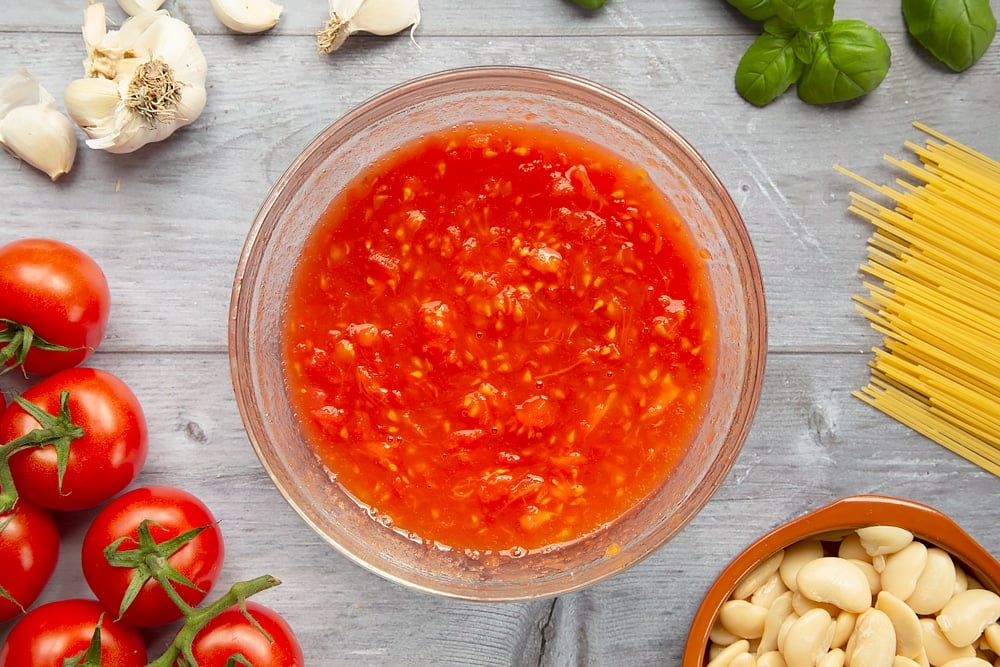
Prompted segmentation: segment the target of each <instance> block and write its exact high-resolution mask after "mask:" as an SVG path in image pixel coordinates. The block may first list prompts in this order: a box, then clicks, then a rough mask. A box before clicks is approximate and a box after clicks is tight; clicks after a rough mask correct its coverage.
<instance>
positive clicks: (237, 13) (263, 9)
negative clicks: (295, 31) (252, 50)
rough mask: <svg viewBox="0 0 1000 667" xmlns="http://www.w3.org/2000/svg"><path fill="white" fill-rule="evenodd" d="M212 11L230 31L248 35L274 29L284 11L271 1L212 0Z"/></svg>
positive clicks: (280, 6)
mask: <svg viewBox="0 0 1000 667" xmlns="http://www.w3.org/2000/svg"><path fill="white" fill-rule="evenodd" d="M211 5H212V11H213V12H215V16H216V18H218V19H219V20H220V21H222V24H223V25H225V26H226V27H227V28H229V29H230V30H233V31H235V32H241V33H246V34H254V33H259V32H265V31H267V30H270V29H271V28H273V27H274V26H275V25H276V24H277V23H278V19H279V18H280V17H281V12H282V11H283V10H284V7H283V6H282V5H279V4H276V3H274V2H272V1H271V0H211Z"/></svg>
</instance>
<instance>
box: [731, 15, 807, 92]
mask: <svg viewBox="0 0 1000 667" xmlns="http://www.w3.org/2000/svg"><path fill="white" fill-rule="evenodd" d="M801 72H802V63H801V62H799V60H798V59H797V58H796V57H795V51H794V49H793V48H792V40H791V39H787V38H784V37H779V36H777V35H772V34H771V33H768V32H765V33H763V34H762V35H761V36H760V37H758V38H757V39H756V40H755V41H754V43H753V44H751V45H750V48H748V49H747V52H746V53H744V54H743V57H742V58H741V59H740V64H739V66H738V67H737V68H736V91H737V92H738V93H739V94H740V95H741V96H742V97H743V99H745V100H746V101H747V102H750V103H751V104H755V105H757V106H759V107H762V106H764V105H765V104H769V103H771V102H773V101H774V100H775V99H777V97H778V96H779V95H781V94H782V93H784V92H785V91H786V90H788V87H789V86H791V85H792V84H793V83H795V80H796V79H798V78H799V74H800V73H801Z"/></svg>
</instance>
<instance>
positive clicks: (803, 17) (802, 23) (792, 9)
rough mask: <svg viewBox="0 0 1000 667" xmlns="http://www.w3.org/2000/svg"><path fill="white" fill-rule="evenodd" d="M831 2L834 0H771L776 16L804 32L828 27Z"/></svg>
mask: <svg viewBox="0 0 1000 667" xmlns="http://www.w3.org/2000/svg"><path fill="white" fill-rule="evenodd" d="M833 3H834V0H771V5H772V6H773V7H774V13H775V14H776V15H777V16H778V18H780V19H781V20H783V21H785V22H786V23H790V24H791V25H793V26H795V27H796V28H798V29H799V30H804V31H806V32H816V31H817V30H825V29H826V28H829V27H830V25H831V24H832V23H833Z"/></svg>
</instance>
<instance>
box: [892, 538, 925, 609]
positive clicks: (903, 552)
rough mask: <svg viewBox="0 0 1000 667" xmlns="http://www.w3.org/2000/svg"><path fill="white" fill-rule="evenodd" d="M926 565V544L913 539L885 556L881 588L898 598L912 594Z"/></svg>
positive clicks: (904, 597)
mask: <svg viewBox="0 0 1000 667" xmlns="http://www.w3.org/2000/svg"><path fill="white" fill-rule="evenodd" d="M925 565H927V545H926V544H924V543H923V542H917V541H913V542H910V543H909V544H908V545H906V546H905V547H903V548H902V549H900V550H899V551H897V552H895V553H892V554H889V555H887V556H886V557H885V569H883V570H882V590H884V591H889V592H890V593H892V594H893V595H895V596H896V597H898V598H899V599H900V600H905V599H906V598H908V597H910V595H912V594H913V591H914V589H915V588H916V587H917V580H918V579H919V578H920V575H921V574H922V573H923V571H924V566H925Z"/></svg>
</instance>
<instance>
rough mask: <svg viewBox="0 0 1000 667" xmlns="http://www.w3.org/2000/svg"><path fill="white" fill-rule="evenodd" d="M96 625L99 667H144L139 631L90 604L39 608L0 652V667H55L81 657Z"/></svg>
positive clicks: (76, 601)
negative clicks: (99, 654) (67, 659)
mask: <svg viewBox="0 0 1000 667" xmlns="http://www.w3.org/2000/svg"><path fill="white" fill-rule="evenodd" d="M102 614H103V616H104V617H103V619H102V618H101V616H102ZM98 623H100V624H101V667H141V666H142V665H145V664H146V645H145V643H144V642H143V639H142V635H140V634H139V631H138V630H136V629H135V628H133V627H130V626H128V625H126V624H124V623H119V622H116V621H115V620H114V616H113V615H111V614H108V613H107V612H106V611H105V609H104V607H102V606H101V605H100V604H99V603H98V602H97V601H95V600H82V599H73V600H59V601H58V602H49V603H48V604H43V605H42V606H40V607H36V608H35V609H32V610H31V611H29V612H28V613H27V614H26V615H25V616H24V617H23V618H22V619H21V620H19V621H18V622H17V624H16V625H14V627H13V628H12V629H11V631H10V634H9V635H7V640H6V641H5V642H4V644H3V646H2V647H0V667H42V666H44V667H59V666H60V665H62V664H63V660H64V659H66V658H72V657H74V656H82V655H83V654H84V653H86V651H87V647H89V646H90V641H91V639H92V637H93V635H94V628H96V627H97V624H98Z"/></svg>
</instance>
